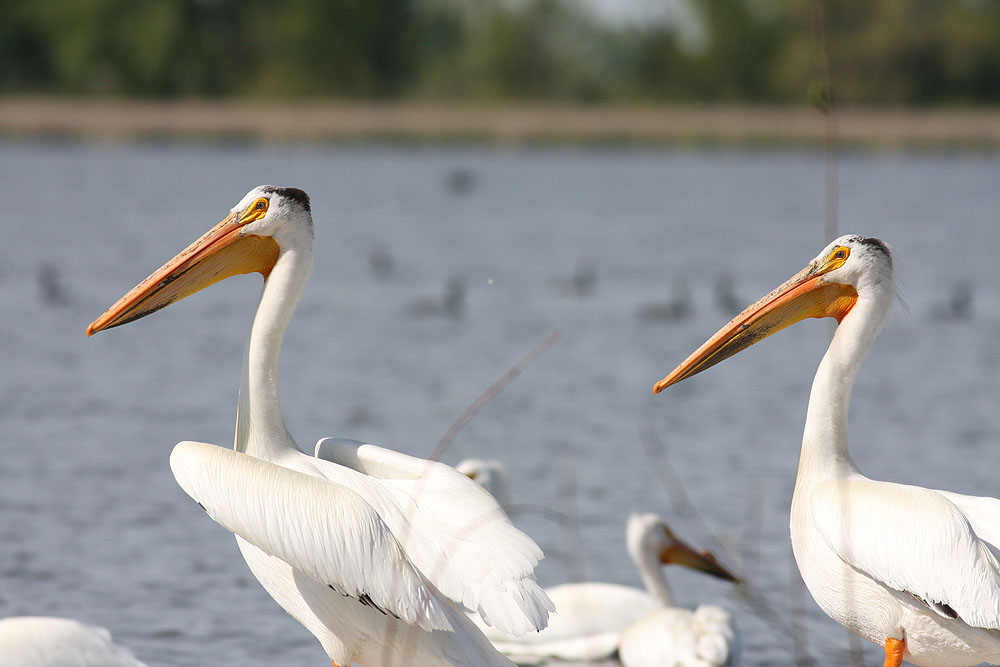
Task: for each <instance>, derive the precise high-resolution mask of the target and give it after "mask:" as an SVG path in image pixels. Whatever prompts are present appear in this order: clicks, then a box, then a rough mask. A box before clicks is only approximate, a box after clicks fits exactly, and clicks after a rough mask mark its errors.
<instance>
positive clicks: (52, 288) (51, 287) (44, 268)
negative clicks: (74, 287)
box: [36, 262, 69, 306]
mask: <svg viewBox="0 0 1000 667" xmlns="http://www.w3.org/2000/svg"><path fill="white" fill-rule="evenodd" d="M36 275H37V278H38V289H39V292H40V293H41V295H42V301H43V302H44V303H47V304H49V305H52V306H62V305H65V304H67V303H69V298H68V297H67V296H66V290H65V288H64V287H63V284H62V279H61V278H60V277H59V269H58V268H57V267H56V265H55V264H51V263H49V262H42V263H41V264H39V266H38V273H37V274H36Z"/></svg>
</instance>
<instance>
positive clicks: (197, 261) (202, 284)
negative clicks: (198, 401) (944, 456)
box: [87, 213, 278, 336]
mask: <svg viewBox="0 0 1000 667" xmlns="http://www.w3.org/2000/svg"><path fill="white" fill-rule="evenodd" d="M244 222H246V218H245V217H244V218H242V219H241V216H240V214H239V213H234V214H231V215H229V216H228V217H227V218H226V219H225V220H223V221H222V222H220V223H219V224H217V225H216V226H215V227H213V228H212V229H210V230H209V231H208V233H206V234H205V235H204V236H202V237H201V238H200V239H198V240H197V241H195V242H194V243H192V244H191V245H189V246H188V247H187V248H185V249H184V250H183V251H181V253H180V254H178V255H177V256H176V257H174V258H173V259H172V260H170V261H169V262H167V263H166V264H164V265H163V266H162V267H160V269H159V270H157V271H156V272H155V273H153V274H152V275H151V276H149V277H148V278H146V279H145V280H143V281H142V282H141V283H139V284H138V285H136V286H135V287H133V288H132V290H131V291H130V292H129V293H128V294H126V295H125V296H123V297H122V298H121V299H119V300H118V302H117V303H115V305H113V306H111V307H110V308H108V309H107V310H106V311H105V312H104V314H103V315H101V316H100V317H99V318H97V319H96V320H94V321H93V322H92V323H91V325H90V326H89V327H87V335H88V336H90V335H92V334H95V333H97V332H98V331H103V330H104V329H110V328H111V327H117V326H121V325H122V324H127V323H128V322H131V321H132V320H137V319H139V318H140V317H145V316H146V315H149V314H150V313H153V312H155V311H157V310H159V309H160V308H164V307H165V306H169V305H170V304H171V303H173V302H175V301H180V300H181V299H183V298H184V297H186V296H190V295H192V294H194V293H195V292H197V291H198V290H202V289H204V288H206V287H208V286H209V285H214V284H215V283H217V282H219V281H220V280H223V279H224V278H228V277H229V276H235V275H237V274H241V273H254V272H259V273H261V274H262V275H263V276H264V277H265V278H266V277H267V275H268V274H269V273H270V272H271V268H272V267H274V263H275V262H276V261H277V259H278V244H277V242H275V240H274V239H272V238H271V237H269V236H258V235H255V234H242V233H241V229H242V224H243V223H244Z"/></svg>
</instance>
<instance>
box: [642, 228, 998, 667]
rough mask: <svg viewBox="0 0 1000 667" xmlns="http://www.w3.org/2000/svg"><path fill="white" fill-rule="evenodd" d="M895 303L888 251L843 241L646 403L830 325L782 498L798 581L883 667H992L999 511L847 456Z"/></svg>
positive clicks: (712, 342)
mask: <svg viewBox="0 0 1000 667" xmlns="http://www.w3.org/2000/svg"><path fill="white" fill-rule="evenodd" d="M895 296H896V288H895V282H894V279H893V266H892V257H891V255H890V252H889V249H888V248H887V247H886V245H885V244H884V243H883V242H882V241H880V240H878V239H874V238H865V237H862V236H854V235H848V236H842V237H840V238H838V239H837V240H835V241H834V242H833V243H831V244H830V245H829V246H827V247H826V248H825V249H824V250H823V251H822V252H821V253H820V254H819V255H817V256H816V257H815V258H814V259H813V260H812V261H811V262H809V265H808V266H806V267H805V268H804V269H803V270H802V271H800V272H799V273H797V274H796V275H794V276H792V277H791V278H790V279H788V280H787V281H786V282H785V283H783V284H782V285H781V286H780V287H778V288H776V289H775V290H774V291H772V292H771V293H770V294H768V295H767V296H765V297H763V298H762V299H760V300H759V301H757V302H756V303H755V304H753V305H752V306H750V307H749V308H747V309H746V310H744V311H743V312H742V313H740V314H739V315H737V316H736V318H735V319H733V320H732V321H731V322H730V323H729V324H727V325H726V326H724V327H723V328H722V329H720V330H719V331H718V333H716V334H715V335H714V336H712V337H711V338H710V339H709V340H708V341H707V342H706V343H705V344H703V345H702V346H701V347H700V348H698V349H697V350H696V351H695V352H694V353H693V354H691V356H689V357H688V358H687V359H685V360H684V362H683V363H681V365H680V366H678V367H677V368H675V369H674V370H673V371H672V372H671V373H670V374H669V375H668V376H667V377H665V378H664V379H663V380H661V381H660V382H658V383H657V384H656V386H655V388H654V391H656V392H660V391H662V390H664V389H666V388H667V387H669V386H670V385H673V384H676V383H677V382H680V381H682V380H684V379H686V378H689V377H691V376H692V375H695V374H696V373H699V372H701V371H703V370H705V369H706V368H709V367H711V366H713V365H715V364H717V363H719V362H720V361H723V360H724V359H727V358H729V357H730V356H732V355H734V354H736V353H738V352H740V351H741V350H744V349H746V348H748V347H750V346H751V345H753V344H754V343H756V342H758V341H760V340H763V339H764V338H766V337H767V336H769V335H771V334H772V333H775V332H776V331H779V330H781V329H783V328H784V327H786V326H789V325H791V324H793V323H795V322H797V321H799V320H802V319H805V318H807V317H833V318H835V319H836V320H837V321H838V326H837V330H836V333H835V335H834V337H833V340H832V341H831V342H830V346H829V348H828V349H827V351H826V354H825V355H824V357H823V360H822V361H821V362H820V365H819V369H818V370H817V371H816V377H815V379H814V380H813V385H812V392H811V393H810V396H809V408H808V410H807V412H806V424H805V433H804V434H803V437H802V451H801V454H800V457H799V470H798V475H797V476H796V479H795V491H794V493H793V495H792V508H791V538H792V549H793V551H794V553H795V560H796V562H797V563H798V566H799V571H800V572H801V573H802V578H803V579H804V580H805V583H806V586H808V588H809V591H810V592H811V593H812V595H813V597H814V598H815V599H816V602H817V603H818V604H819V606H820V607H821V608H822V609H823V611H825V612H826V613H827V614H828V615H829V616H830V617H831V618H833V619H834V620H835V621H837V622H838V623H840V624H841V625H843V626H844V627H846V628H848V629H849V630H851V631H852V632H855V633H857V634H859V635H860V636H862V637H864V638H865V639H868V640H869V641H872V642H874V643H876V644H878V645H879V646H882V647H883V649H884V652H885V663H884V664H885V666H886V667H898V666H899V665H900V664H901V663H902V661H903V660H904V659H905V660H908V661H910V662H913V663H915V664H918V665H942V666H946V665H947V666H960V665H976V664H979V663H981V662H984V661H987V662H992V663H996V662H998V661H1000V561H998V557H1000V551H998V547H1000V500H997V499H995V498H987V497H982V498H980V497H974V496H964V495H959V494H957V493H950V492H947V491H937V490H933V489H925V488H922V487H919V486H909V485H905V484H893V483H891V482H879V481H875V480H871V479H868V478H867V477H865V476H864V475H862V474H861V473H860V472H859V471H858V469H857V466H855V464H854V461H853V460H852V459H851V455H850V453H849V452H848V450H847V413H848V406H849V403H850V396H851V388H852V387H853V385H854V379H855V377H856V375H857V373H858V370H859V369H860V368H861V364H862V362H863V361H864V359H865V357H866V356H867V354H868V350H869V348H870V347H871V344H872V342H873V341H874V339H875V336H876V334H878V332H879V330H880V329H881V328H882V326H883V324H884V323H885V321H886V319H887V316H888V314H889V311H890V310H891V306H892V301H893V299H894V298H895ZM748 395H750V394H748ZM945 446H947V445H945Z"/></svg>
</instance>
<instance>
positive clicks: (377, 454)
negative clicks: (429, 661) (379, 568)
mask: <svg viewBox="0 0 1000 667" xmlns="http://www.w3.org/2000/svg"><path fill="white" fill-rule="evenodd" d="M316 457H317V459H319V460H317V464H318V465H317V468H318V470H319V471H320V472H321V473H322V474H323V475H324V476H326V477H327V478H328V479H330V480H332V481H334V482H336V483H338V484H343V485H344V486H346V487H348V488H351V489H353V490H354V491H356V492H357V493H358V494H359V495H361V496H362V497H363V498H365V500H366V501H367V502H368V503H370V504H371V505H372V507H374V508H375V510H376V511H377V512H378V513H379V515H380V516H381V517H382V518H383V519H384V520H385V522H386V524H387V525H388V526H389V528H390V529H391V530H392V532H393V534H394V535H395V536H396V538H397V539H398V540H399V542H400V544H401V545H402V547H403V549H404V550H405V552H406V554H407V555H408V557H409V558H410V560H411V562H412V563H413V564H414V565H415V566H416V567H417V569H418V570H420V572H421V573H422V574H423V575H424V576H425V577H426V578H427V579H428V580H429V581H430V582H431V583H432V584H433V585H434V587H435V588H437V589H438V590H439V591H441V593H443V594H444V595H446V596H447V597H449V598H451V599H452V600H455V601H456V602H459V603H460V604H462V605H463V606H465V607H466V608H468V609H471V610H473V611H476V612H478V613H479V614H480V616H482V618H483V620H484V621H485V622H486V623H487V624H489V625H492V626H494V627H496V628H497V629H498V630H500V631H501V632H503V633H505V634H508V635H513V636H521V635H523V634H525V633H526V632H530V631H534V630H538V629H541V628H543V627H545V625H546V624H547V623H548V613H549V612H550V611H551V610H552V609H553V605H552V603H551V602H550V601H549V599H548V597H547V596H546V595H545V591H543V590H542V588H541V587H540V586H539V585H538V583H537V582H536V581H535V577H534V568H535V566H536V565H537V564H538V561H539V560H540V559H541V558H542V551H541V549H539V548H538V545H537V544H535V542H534V540H532V539H531V538H530V537H528V536H527V535H526V534H524V533H523V532H521V531H520V530H518V529H517V528H516V527H515V526H514V524H513V523H511V521H510V518H509V517H508V516H507V514H506V513H505V512H504V511H503V509H502V508H501V507H500V505H499V504H497V502H496V499H495V498H493V496H491V495H490V494H489V493H488V492H487V491H485V490H484V489H483V488H482V487H481V486H479V485H478V484H476V483H475V482H474V481H472V480H471V479H469V478H468V477H467V476H465V475H463V474H462V473H460V472H458V471H457V470H455V469H454V468H452V467H451V466H448V465H445V464H443V463H439V462H436V461H428V460H426V459H421V458H417V457H414V456H408V455H406V454H401V453H399V452H395V451H392V450H390V449H385V448H383V447H377V446H375V445H370V444H365V443H362V442H358V441H356V440H347V439H340V438H324V439H322V440H320V441H319V442H318V443H317V445H316ZM333 464H336V465H333Z"/></svg>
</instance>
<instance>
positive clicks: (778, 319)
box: [653, 260, 858, 394]
mask: <svg viewBox="0 0 1000 667" xmlns="http://www.w3.org/2000/svg"><path fill="white" fill-rule="evenodd" d="M836 261H839V262H840V264H842V263H843V261H842V260H836ZM838 266H839V264H838ZM833 268H836V266H831V265H830V263H828V264H827V265H819V264H811V265H809V266H807V267H806V268H804V269H802V271H800V272H799V273H797V274H795V275H794V276H792V277H791V278H789V279H788V280H787V281H785V283H784V284H782V285H781V286H780V287H778V288H777V289H775V290H774V291H772V292H771V293H770V294H768V295H767V296H765V297H764V298H763V299H761V300H760V301H758V302H757V303H755V304H753V305H752V306H750V307H748V308H747V309H746V310H744V311H743V312H742V313H740V314H739V315H737V316H736V317H735V318H733V320H732V321H731V322H730V323H729V324H727V325H726V326H724V327H722V328H721V329H720V330H719V331H718V332H717V333H716V334H715V335H714V336H712V337H711V338H709V339H708V341H706V342H705V344H704V345H702V346H701V347H699V348H698V349H697V350H695V351H694V353H693V354H692V355H691V356H689V357H688V358H687V359H685V360H684V362H683V363H681V365H680V366H678V367H677V368H675V369H674V370H673V371H672V372H671V373H670V375H668V376H667V377H665V378H663V379H662V380H660V381H659V382H657V383H656V386H654V387H653V393H656V394H658V393H660V392H661V391H663V390H664V389H666V388H667V387H669V386H670V385H672V384H676V383H678V382H680V381H681V380H684V379H687V378H689V377H691V376H692V375H695V374H697V373H700V372H701V371H703V370H705V369H706V368H711V367H712V366H714V365H715V364H717V363H719V362H720V361H723V360H725V359H728V358H729V357H731V356H733V355H734V354H736V353H737V352H741V351H743V350H745V349H746V348H748V347H750V346H751V345H753V344H754V343H756V342H758V341H761V340H764V339H765V338H767V337H768V336H770V335H771V334H773V333H776V332H778V331H781V330H782V329H784V328H785V327H787V326H790V325H792V324H795V323H796V322H798V321H800V320H804V319H805V318H807V317H835V318H836V319H837V321H838V322H839V321H840V320H842V319H843V318H844V316H845V315H847V313H849V312H850V310H851V308H853V307H854V303H855V302H856V301H857V298H858V292H857V290H855V289H854V287H853V286H852V285H845V284H842V283H834V282H825V281H823V280H821V276H822V275H823V274H824V273H827V272H829V271H830V270H832V269H833Z"/></svg>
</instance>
